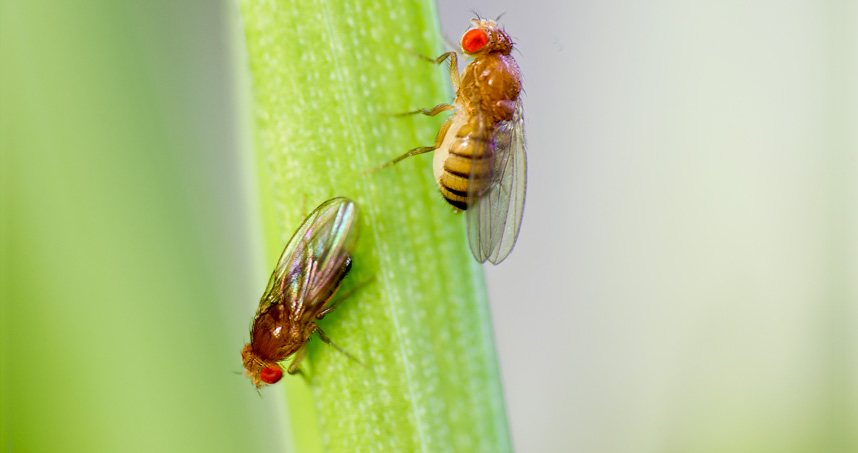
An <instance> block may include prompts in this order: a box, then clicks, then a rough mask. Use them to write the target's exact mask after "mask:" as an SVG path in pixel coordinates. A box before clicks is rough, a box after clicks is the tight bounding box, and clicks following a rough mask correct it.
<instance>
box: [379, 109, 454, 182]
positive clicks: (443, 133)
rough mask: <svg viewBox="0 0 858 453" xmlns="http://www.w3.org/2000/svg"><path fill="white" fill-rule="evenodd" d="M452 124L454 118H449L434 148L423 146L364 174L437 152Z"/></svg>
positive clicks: (440, 131) (442, 127)
mask: <svg viewBox="0 0 858 453" xmlns="http://www.w3.org/2000/svg"><path fill="white" fill-rule="evenodd" d="M436 108H437V107H436ZM451 124H453V121H452V118H448V119H447V121H444V124H442V125H441V129H440V130H439V131H438V137H436V138H435V145H434V146H421V147H419V148H414V149H412V150H411V151H408V152H407V153H405V154H403V155H401V156H399V157H397V158H396V159H393V160H392V161H390V162H388V163H386V164H383V165H382V166H380V167H376V168H373V169H372V170H369V171H365V172H364V174H366V173H374V172H377V171H379V170H381V169H382V168H386V167H389V166H391V165H393V164H395V163H397V162H399V161H401V160H402V159H405V158H407V157H411V156H416V155H418V154H423V153H428V152H429V151H435V150H436V149H438V148H440V147H441V144H442V143H444V137H446V136H447V131H448V130H449V129H450V125H451Z"/></svg>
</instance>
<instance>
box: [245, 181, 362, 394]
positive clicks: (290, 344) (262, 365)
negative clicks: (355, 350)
mask: <svg viewBox="0 0 858 453" xmlns="http://www.w3.org/2000/svg"><path fill="white" fill-rule="evenodd" d="M357 218H358V208H357V205H356V204H355V203H354V202H353V201H351V200H348V199H346V198H334V199H331V200H328V201H326V202H324V203H322V204H321V205H319V207H317V208H316V209H315V210H314V211H313V212H312V213H310V215H308V216H307V218H306V219H304V222H303V223H302V224H301V226H300V227H299V228H298V230H297V231H296V232H295V234H294V235H293V236H292V239H290V240H289V242H288V243H287V244H286V248H285V249H283V253H282V254H281V255H280V259H279V260H278V262H277V266H276V267H275V268H274V272H273V273H272V274H271V278H270V279H269V280H268V286H267V287H266V289H265V292H264V293H263V295H262V299H261V300H260V302H259V308H258V309H257V310H256V315H255V316H254V319H253V324H252V325H251V327H250V342H249V343H247V345H245V346H244V348H243V349H242V350H241V360H242V362H243V363H244V367H245V368H246V371H245V375H246V376H247V377H249V378H250V380H251V382H252V383H253V385H254V386H256V388H261V387H262V386H263V385H265V384H273V383H275V382H277V381H279V380H280V378H281V377H282V376H283V369H282V368H281V366H280V364H279V362H281V361H283V360H285V359H286V358H288V357H289V356H292V355H293V354H294V355H295V358H294V359H293V360H292V362H291V363H290V364H289V367H288V368H286V372H287V373H289V374H294V373H297V372H298V371H299V369H298V365H299V364H300V363H301V360H302V359H303V358H304V354H306V352H307V348H306V344H307V341H308V340H309V339H310V335H312V334H313V333H316V334H317V335H319V338H321V339H322V341H324V342H326V343H329V344H331V345H332V346H334V347H335V348H337V349H338V350H340V351H342V349H340V348H339V347H337V346H336V345H335V344H333V343H332V342H331V340H330V339H329V338H328V337H327V336H326V335H325V333H324V332H322V330H321V329H320V328H319V326H318V324H316V321H318V320H320V319H322V318H324V317H325V315H327V314H328V313H330V312H331V311H333V310H334V309H335V308H336V307H337V305H338V304H339V303H340V302H341V301H342V300H343V299H344V298H345V297H347V296H348V294H345V295H343V296H341V297H340V298H338V299H336V300H334V295H335V294H336V292H337V290H338V289H339V288H340V286H341V285H342V283H343V279H344V278H345V277H346V275H347V274H348V272H349V269H351V262H352V259H351V252H352V250H353V249H354V246H355V242H356V241H357V234H358V222H357ZM355 289H356V288H355ZM342 352H343V353H345V354H346V355H347V356H348V357H350V358H352V359H354V358H353V357H351V355H349V354H348V353H346V352H345V351H342ZM355 360H357V359H355Z"/></svg>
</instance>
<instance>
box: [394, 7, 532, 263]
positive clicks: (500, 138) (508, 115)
mask: <svg viewBox="0 0 858 453" xmlns="http://www.w3.org/2000/svg"><path fill="white" fill-rule="evenodd" d="M461 47H462V52H463V53H464V54H465V55H467V56H469V57H473V59H474V60H473V61H472V62H471V63H470V64H468V65H467V66H466V67H465V69H464V71H462V73H461V75H460V74H459V69H458V63H457V59H456V53H455V52H447V53H445V54H443V55H441V56H440V57H438V58H436V59H434V60H433V59H431V58H427V57H423V58H424V59H426V60H429V61H431V62H434V63H437V64H441V63H443V62H444V61H445V60H447V59H448V58H449V59H450V80H451V82H452V83H453V89H454V90H455V91H456V99H455V101H454V102H453V104H440V105H438V106H436V107H434V108H432V109H421V110H416V111H413V112H408V113H406V114H416V113H422V114H424V115H428V116H434V115H437V114H439V113H441V112H445V111H449V110H455V111H456V112H455V113H454V114H453V116H451V117H450V118H449V119H447V121H445V122H444V124H443V125H442V126H441V129H440V131H439V132H438V136H437V138H436V139H435V144H434V145H433V146H424V147H420V148H415V149H412V150H411V151H409V152H407V153H405V154H403V155H402V156H399V157H397V158H396V159H394V160H393V161H391V162H388V163H387V164H384V165H382V166H381V167H379V168H384V167H387V166H389V165H393V164H395V163H397V162H399V161H400V160H402V159H405V158H406V157H409V156H415V155H418V154H422V153H426V152H429V151H435V157H434V161H433V164H434V165H433V166H434V173H435V180H436V181H437V183H438V188H439V189H440V191H441V194H442V195H443V196H444V199H446V200H447V202H448V203H450V204H451V205H453V206H454V207H455V208H456V209H460V210H467V211H468V242H469V243H470V246H471V253H473V255H474V258H476V259H477V261H479V262H481V263H482V262H485V261H486V260H488V261H490V262H492V263H494V264H498V263H500V262H501V261H503V260H504V258H506V257H507V255H509V252H510V251H511V250H512V247H513V245H515V240H516V238H517V237H518V231H519V229H520V227H521V217H522V213H523V212H524V192H525V185H526V183H525V179H526V157H525V152H524V115H523V110H522V105H521V98H520V97H519V94H520V93H521V74H520V73H519V69H518V64H517V63H516V62H515V59H514V58H513V57H512V55H510V52H511V51H512V47H513V42H512V39H511V38H510V37H509V35H508V34H506V32H505V31H504V30H503V29H501V28H500V27H499V26H498V24H497V23H495V21H493V20H486V19H472V20H471V28H470V29H469V30H468V31H467V32H465V34H464V35H463V36H462V41H461Z"/></svg>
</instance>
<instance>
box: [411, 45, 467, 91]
mask: <svg viewBox="0 0 858 453" xmlns="http://www.w3.org/2000/svg"><path fill="white" fill-rule="evenodd" d="M414 55H417V56H418V57H420V58H422V59H424V60H426V61H428V62H430V63H435V64H441V63H443V62H444V60H446V59H448V58H449V59H450V82H451V83H452V84H453V91H454V92H457V93H458V92H459V59H458V57H457V56H456V52H446V53H443V54H441V56H439V57H438V58H430V57H427V56H426V55H420V54H419V53H416V52H415V53H414Z"/></svg>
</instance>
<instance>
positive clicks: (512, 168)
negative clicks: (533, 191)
mask: <svg viewBox="0 0 858 453" xmlns="http://www.w3.org/2000/svg"><path fill="white" fill-rule="evenodd" d="M489 146H490V147H491V151H492V156H493V157H492V158H493V159H494V161H493V162H492V172H491V176H490V179H489V181H488V183H487V184H474V183H473V182H474V181H475V180H476V179H478V178H477V176H478V175H476V174H475V172H474V171H472V173H471V178H470V181H471V183H470V184H469V192H468V209H467V211H468V242H469V244H470V246H471V253H473V255H474V258H476V259H477V261H479V262H481V263H482V262H485V261H486V260H488V261H490V262H492V263H493V264H498V263H500V262H501V261H503V260H504V258H506V257H507V255H509V252H510V251H511V250H512V247H513V246H514V245H515V240H516V238H517V237H518V231H519V229H520V228H521V217H522V214H523V213H524V192H525V187H526V185H527V181H526V179H527V157H526V155H525V151H524V148H525V144H524V112H523V110H522V105H521V99H519V100H518V103H517V104H516V106H515V113H514V114H513V117H512V119H511V120H509V121H503V122H500V123H498V124H497V125H495V127H494V129H493V130H492V133H491V137H490V139H489ZM477 167H478V166H477V165H474V166H473V167H472V168H473V169H476V168H477ZM480 186H482V187H480Z"/></svg>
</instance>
